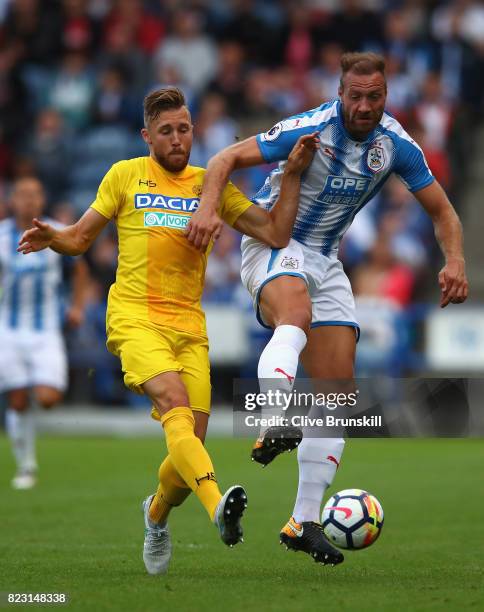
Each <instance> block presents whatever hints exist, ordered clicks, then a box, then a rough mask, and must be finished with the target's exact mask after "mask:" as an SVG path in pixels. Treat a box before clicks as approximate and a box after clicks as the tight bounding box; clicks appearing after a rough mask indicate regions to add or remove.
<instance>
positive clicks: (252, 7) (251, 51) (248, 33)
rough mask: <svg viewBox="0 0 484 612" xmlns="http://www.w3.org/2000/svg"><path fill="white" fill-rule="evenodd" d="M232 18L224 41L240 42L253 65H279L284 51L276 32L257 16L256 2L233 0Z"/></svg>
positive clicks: (225, 30) (225, 29)
mask: <svg viewBox="0 0 484 612" xmlns="http://www.w3.org/2000/svg"><path fill="white" fill-rule="evenodd" d="M232 6H233V11H232V17H231V19H230V20H229V21H228V23H227V24H226V25H225V27H224V30H223V40H232V41H236V42H238V43H239V44H240V45H242V47H243V48H244V49H245V52H246V54H247V60H248V62H249V63H251V64H253V65H262V66H268V65H271V64H272V63H275V64H279V63H280V61H281V56H282V50H281V49H280V46H279V45H278V44H277V42H278V41H277V36H276V35H275V33H274V31H273V30H271V28H270V27H268V25H267V24H266V23H265V22H264V20H263V19H261V17H260V16H259V15H258V14H257V11H256V2H254V0H233V2H232Z"/></svg>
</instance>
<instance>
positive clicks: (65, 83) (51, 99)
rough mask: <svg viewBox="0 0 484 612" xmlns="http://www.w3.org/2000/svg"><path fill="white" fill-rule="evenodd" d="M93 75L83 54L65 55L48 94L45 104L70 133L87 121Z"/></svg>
mask: <svg viewBox="0 0 484 612" xmlns="http://www.w3.org/2000/svg"><path fill="white" fill-rule="evenodd" d="M94 88H95V81H94V74H93V71H92V69H91V66H90V64H89V61H88V57H87V56H86V54H85V53H84V52H79V51H75V52H74V51H67V52H66V53H65V54H64V56H63V57H62V61H61V64H60V67H59V69H58V71H57V72H56V73H55V74H54V77H53V83H52V86H51V88H50V91H49V92H48V103H49V104H50V105H51V106H52V107H53V108H54V109H56V110H57V111H59V112H60V113H61V115H62V117H63V119H64V122H65V124H66V127H67V128H68V129H70V130H72V131H74V132H76V131H79V130H82V129H83V128H85V127H87V126H88V125H89V123H90V121H91V119H92V118H91V107H92V101H93V97H94Z"/></svg>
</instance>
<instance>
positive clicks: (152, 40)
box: [104, 0, 166, 56]
mask: <svg viewBox="0 0 484 612" xmlns="http://www.w3.org/2000/svg"><path fill="white" fill-rule="evenodd" d="M112 4H113V8H112V10H111V11H110V13H109V14H108V16H107V18H106V19H105V22H104V36H105V38H106V39H109V38H110V36H111V35H112V30H113V29H114V30H116V29H117V28H121V29H123V28H126V29H128V30H129V31H130V33H131V35H132V37H133V40H134V42H135V44H136V46H137V48H138V49H140V50H141V51H142V52H143V53H145V54H146V56H149V55H151V54H152V53H153V52H154V51H155V50H156V48H157V47H158V45H159V44H160V41H161V40H162V39H163V37H164V36H165V30H166V24H165V22H164V21H163V19H162V18H161V17H160V16H157V15H154V14H151V13H149V12H147V11H145V9H144V7H143V2H142V1H141V0H115V1H114V2H113V3H112Z"/></svg>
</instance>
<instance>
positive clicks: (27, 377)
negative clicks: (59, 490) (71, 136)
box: [0, 177, 88, 489]
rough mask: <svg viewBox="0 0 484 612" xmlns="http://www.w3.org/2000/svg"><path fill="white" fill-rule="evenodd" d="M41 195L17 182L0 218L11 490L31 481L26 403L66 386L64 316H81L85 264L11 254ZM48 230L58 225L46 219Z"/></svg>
mask: <svg viewBox="0 0 484 612" xmlns="http://www.w3.org/2000/svg"><path fill="white" fill-rule="evenodd" d="M44 206H45V193H44V189H43V186H42V184H41V182H40V181H39V180H38V179H37V178H34V177H26V178H22V179H18V180H17V181H15V183H14V184H13V188H12V193H11V196H10V208H11V211H12V215H13V216H12V217H9V218H7V219H5V220H3V221H0V287H1V298H0V337H1V344H0V390H1V391H5V392H6V395H7V403H8V405H7V411H6V425H7V432H8V436H9V438H10V441H11V444H12V450H13V454H14V456H15V461H16V464H17V472H16V475H15V477H14V479H13V480H12V486H13V487H14V488H15V489H29V488H31V487H33V486H34V485H35V482H36V473H37V467H38V466H37V458H36V453H35V414H34V406H35V405H36V404H39V405H40V406H42V408H51V407H52V406H54V405H55V404H57V403H58V402H59V401H60V400H61V399H62V396H63V393H64V391H65V389H66V387H67V374H68V372H67V356H66V350H65V346H64V340H63V336H62V327H63V324H64V321H65V322H66V323H67V324H68V325H71V326H78V325H80V324H81V322H82V319H83V306H84V296H85V289H86V284H87V278H88V275H87V266H86V264H85V263H84V262H83V261H82V259H77V260H72V259H71V258H68V257H63V256H61V255H58V254H57V253H54V252H53V251H46V252H44V253H35V254H34V255H33V257H32V258H28V259H26V258H25V257H23V256H22V254H21V253H18V252H17V245H18V241H19V239H20V236H21V235H22V233H23V232H24V231H25V230H26V229H27V228H28V227H30V226H31V223H32V218H33V217H38V218H43V210H44ZM45 220H46V221H47V220H48V221H49V222H50V223H52V225H53V227H56V228H58V229H60V228H61V227H62V226H61V224H59V223H56V222H54V221H52V220H50V219H47V218H45ZM66 269H67V271H68V272H69V277H70V279H71V282H72V287H71V291H72V297H71V302H70V306H69V307H68V308H67V310H66V312H65V316H64V315H63V305H64V298H65V288H64V284H65V283H64V280H65V273H66Z"/></svg>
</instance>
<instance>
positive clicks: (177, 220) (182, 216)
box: [134, 193, 200, 230]
mask: <svg viewBox="0 0 484 612" xmlns="http://www.w3.org/2000/svg"><path fill="white" fill-rule="evenodd" d="M199 204H200V200H199V198H187V199H185V198H173V197H171V196H165V195H162V194H159V193H137V194H135V196H134V205H135V208H137V209H146V208H155V209H160V208H161V211H154V212H148V211H146V212H145V213H144V215H143V221H144V225H145V227H170V228H172V229H180V230H182V229H185V227H186V226H187V225H188V222H189V220H190V217H191V215H192V213H193V212H194V211H195V210H197V208H198V206H199ZM168 211H175V212H173V213H171V214H170V212H168Z"/></svg>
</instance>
